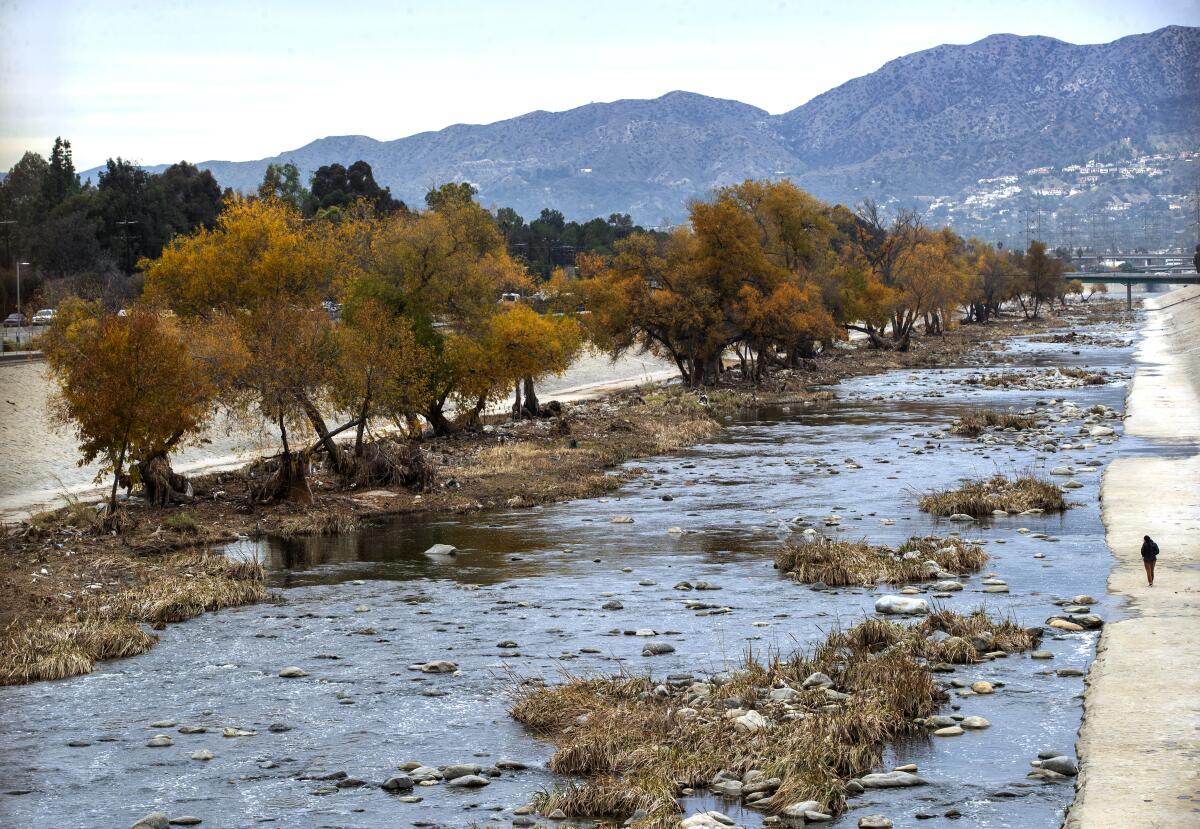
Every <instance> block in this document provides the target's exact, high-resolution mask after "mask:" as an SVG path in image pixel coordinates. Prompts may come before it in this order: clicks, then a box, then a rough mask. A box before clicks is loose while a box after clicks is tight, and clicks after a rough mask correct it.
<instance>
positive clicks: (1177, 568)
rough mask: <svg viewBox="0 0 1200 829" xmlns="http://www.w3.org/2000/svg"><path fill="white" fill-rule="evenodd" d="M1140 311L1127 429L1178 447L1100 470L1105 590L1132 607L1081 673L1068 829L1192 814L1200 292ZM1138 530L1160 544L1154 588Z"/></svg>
mask: <svg viewBox="0 0 1200 829" xmlns="http://www.w3.org/2000/svg"><path fill="white" fill-rule="evenodd" d="M1146 309H1147V322H1146V329H1145V333H1146V339H1145V340H1144V341H1143V343H1142V345H1141V347H1140V349H1139V351H1138V368H1137V374H1136V376H1135V379H1134V381H1133V384H1132V388H1131V391H1130V395H1129V402H1128V411H1129V416H1128V420H1127V422H1126V433H1127V434H1134V435H1140V436H1142V437H1146V438H1150V439H1152V440H1154V441H1156V442H1161V443H1163V444H1177V445H1178V446H1179V449H1180V451H1179V453H1178V454H1177V455H1173V456H1168V457H1144V458H1139V457H1131V458H1122V459H1119V460H1117V461H1115V462H1114V463H1113V464H1112V465H1111V466H1110V467H1109V468H1108V471H1107V472H1106V473H1105V475H1104V481H1103V485H1102V490H1101V497H1102V499H1103V519H1104V524H1105V530H1106V534H1107V542H1108V546H1109V548H1110V549H1111V550H1112V553H1113V556H1114V557H1115V559H1116V563H1115V565H1114V567H1113V570H1112V573H1111V575H1110V576H1109V581H1108V587H1109V590H1110V591H1111V592H1113V593H1116V594H1118V595H1121V596H1125V597H1127V598H1128V601H1129V608H1130V611H1131V614H1130V617H1129V618H1127V619H1125V620H1123V621H1120V622H1116V623H1113V624H1109V625H1107V626H1106V627H1105V628H1104V633H1103V636H1102V637H1101V640H1100V644H1099V654H1098V657H1097V659H1096V661H1095V662H1094V663H1093V664H1092V668H1091V671H1090V673H1089V680H1088V682H1089V688H1088V691H1087V694H1086V702H1085V708H1084V711H1085V714H1084V724H1083V728H1082V729H1081V731H1080V738H1079V743H1078V753H1079V757H1080V760H1081V761H1082V762H1081V773H1080V776H1079V783H1078V787H1079V791H1078V795H1077V797H1076V801H1075V804H1074V806H1073V807H1072V808H1071V811H1070V813H1069V815H1068V817H1067V822H1066V826H1067V829H1093V828H1094V827H1108V826H1113V825H1116V824H1119V825H1121V826H1125V827H1147V828H1149V827H1161V828H1162V829H1165V827H1183V826H1195V825H1196V823H1197V821H1200V288H1187V289H1184V290H1180V291H1175V292H1174V293H1171V294H1168V295H1166V296H1164V297H1161V298H1159V299H1157V300H1151V301H1149V302H1147V303H1146ZM1144 534H1148V535H1150V536H1151V537H1153V538H1154V539H1155V541H1157V542H1158V545H1159V547H1160V548H1161V550H1162V553H1161V556H1160V558H1159V560H1158V566H1157V572H1156V575H1155V584H1154V587H1148V586H1147V585H1146V578H1145V573H1144V571H1143V567H1142V562H1141V557H1140V554H1139V549H1140V546H1141V543H1142V536H1143V535H1144ZM1114 820H1115V822H1116V823H1114Z"/></svg>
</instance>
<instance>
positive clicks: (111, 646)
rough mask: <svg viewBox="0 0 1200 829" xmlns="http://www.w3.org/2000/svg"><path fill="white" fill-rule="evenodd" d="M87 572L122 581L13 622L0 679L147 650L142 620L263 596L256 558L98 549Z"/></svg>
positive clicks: (38, 675)
mask: <svg viewBox="0 0 1200 829" xmlns="http://www.w3.org/2000/svg"><path fill="white" fill-rule="evenodd" d="M89 565H90V567H89V575H91V576H95V577H96V578H97V579H98V580H99V579H104V580H110V581H118V582H120V583H123V584H124V585H125V586H124V587H122V588H120V589H118V590H116V591H115V592H109V593H104V594H102V595H91V594H89V593H83V594H81V595H80V597H79V600H78V602H77V603H76V606H75V608H74V610H73V612H71V613H69V614H67V615H64V616H62V617H60V618H57V619H53V618H50V619H46V618H41V619H28V620H21V621H18V622H14V623H12V624H10V625H9V626H8V628H7V629H6V630H4V631H3V632H2V633H0V685H17V684H21V683H26V682H36V681H39V680H43V679H62V678H64V677H69V676H77V675H79V674H86V673H90V672H91V671H92V668H93V667H94V665H95V663H96V662H98V661H100V660H101V659H117V658H121V657H126V656H136V655H138V654H141V653H145V652H146V651H148V650H150V648H151V647H153V646H154V643H155V642H157V641H158V640H157V638H156V637H155V636H153V635H152V634H150V633H148V632H147V631H146V630H145V629H144V628H143V627H142V625H143V624H150V625H155V626H159V625H163V624H166V623H169V622H182V621H184V620H186V619H191V618H192V617H194V616H198V615H199V614H201V613H203V612H205V611H209V610H219V609H221V608H225V607H236V606H239V605H245V604H253V603H255V602H261V601H264V600H266V599H267V598H268V596H267V588H266V583H265V573H264V571H263V566H262V564H261V563H260V562H258V561H254V560H244V561H243V560H232V559H228V558H226V557H225V556H221V555H215V554H212V553H208V552H182V553H176V554H175V555H172V556H167V557H165V558H162V559H160V560H157V561H154V562H149V563H148V562H143V561H140V560H136V559H131V558H126V557H123V556H116V555H108V556H96V557H94V558H93V560H92V561H91V562H89Z"/></svg>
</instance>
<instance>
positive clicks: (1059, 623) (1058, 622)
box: [1046, 618, 1083, 631]
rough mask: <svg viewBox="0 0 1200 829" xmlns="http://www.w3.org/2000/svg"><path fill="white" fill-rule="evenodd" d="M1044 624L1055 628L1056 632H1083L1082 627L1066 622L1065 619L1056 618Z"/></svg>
mask: <svg viewBox="0 0 1200 829" xmlns="http://www.w3.org/2000/svg"><path fill="white" fill-rule="evenodd" d="M1046 624H1048V625H1050V627H1052V628H1057V629H1058V630H1069V631H1081V630H1083V625H1077V624H1075V623H1074V622H1068V621H1067V620H1066V619H1058V618H1055V619H1050V620H1048V621H1047V622H1046Z"/></svg>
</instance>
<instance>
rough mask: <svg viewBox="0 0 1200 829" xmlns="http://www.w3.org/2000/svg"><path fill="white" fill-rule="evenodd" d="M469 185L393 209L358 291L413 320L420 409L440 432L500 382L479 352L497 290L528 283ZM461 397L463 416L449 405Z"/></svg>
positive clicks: (472, 413) (465, 419)
mask: <svg viewBox="0 0 1200 829" xmlns="http://www.w3.org/2000/svg"><path fill="white" fill-rule="evenodd" d="M471 192H472V191H471V190H470V188H469V187H466V188H464V187H462V186H459V185H454V184H450V185H444V186H443V187H440V188H437V189H436V190H433V191H431V193H430V196H427V198H426V200H427V202H429V203H431V204H435V205H437V207H435V208H433V209H430V210H428V211H426V212H424V213H421V214H399V213H397V214H394V215H392V216H390V217H387V218H386V219H385V220H384V221H383V222H382V223H381V225H380V226H379V228H378V231H377V232H376V233H375V234H374V235H373V237H372V239H371V242H370V254H369V256H367V257H364V258H365V260H366V261H365V264H363V265H362V269H363V276H362V278H361V279H359V280H357V281H356V284H355V286H354V291H355V292H356V293H359V294H362V295H369V296H373V297H374V298H376V299H378V300H379V301H381V302H382V303H383V304H384V305H385V306H386V307H388V308H389V309H390V310H391V311H392V312H393V313H396V314H402V315H404V316H405V317H407V318H408V319H409V320H411V321H412V326H413V331H414V332H415V334H416V337H417V341H418V342H419V343H420V344H421V345H422V346H424V347H426V348H428V349H429V354H430V359H429V363H428V365H429V376H430V387H431V390H432V395H431V398H430V401H429V405H428V406H427V408H426V410H425V411H424V412H423V414H424V415H425V417H426V419H428V420H429V422H430V424H432V426H433V428H434V430H435V431H436V432H437V433H438V434H447V433H449V432H451V431H453V430H454V429H456V428H460V427H461V426H464V425H468V424H472V423H474V422H476V420H477V418H478V415H479V413H480V412H481V411H482V410H483V407H484V406H485V405H486V403H487V400H488V399H489V397H490V395H491V390H492V389H493V388H494V387H495V385H496V383H495V378H494V377H492V376H490V375H489V374H488V372H489V371H490V370H491V368H490V367H492V366H493V364H491V363H489V362H488V361H486V360H484V359H482V358H481V357H480V355H481V354H482V353H483V351H484V343H485V342H486V340H487V338H488V336H489V332H490V321H491V319H492V317H493V316H495V315H496V314H497V313H498V311H499V308H498V305H497V301H498V299H499V298H500V295H501V294H502V293H504V292H509V291H520V290H523V289H525V288H527V287H528V285H529V282H528V277H527V275H526V274H525V272H524V269H523V268H521V267H520V266H519V265H518V264H517V263H516V262H514V261H513V260H512V258H511V257H509V255H508V252H507V249H506V246H505V243H504V238H503V236H501V234H500V231H499V228H498V227H497V226H496V222H495V219H494V217H493V216H492V215H491V214H490V213H488V212H487V211H486V210H484V209H483V208H482V207H480V206H479V205H478V204H476V203H475V202H474V201H473V200H472V199H471V197H470V196H471ZM451 402H456V403H457V404H458V407H459V409H460V412H461V416H460V418H459V420H458V423H452V422H451V421H450V419H449V418H448V417H447V414H446V408H447V406H448V405H449V404H450V403H451Z"/></svg>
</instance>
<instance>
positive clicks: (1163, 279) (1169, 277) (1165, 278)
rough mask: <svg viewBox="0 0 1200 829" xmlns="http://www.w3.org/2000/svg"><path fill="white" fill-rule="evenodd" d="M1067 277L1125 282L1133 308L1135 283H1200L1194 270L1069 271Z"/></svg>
mask: <svg viewBox="0 0 1200 829" xmlns="http://www.w3.org/2000/svg"><path fill="white" fill-rule="evenodd" d="M1065 278H1066V279H1069V280H1077V281H1079V282H1082V283H1084V284H1085V285H1119V284H1121V283H1124V284H1125V304H1126V307H1127V308H1129V310H1131V311H1132V310H1133V286H1134V285H1200V273H1196V271H1194V270H1192V271H1191V272H1190V273H1183V272H1175V273H1172V272H1166V273H1143V274H1135V273H1114V272H1109V273H1068V274H1066V275H1065Z"/></svg>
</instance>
